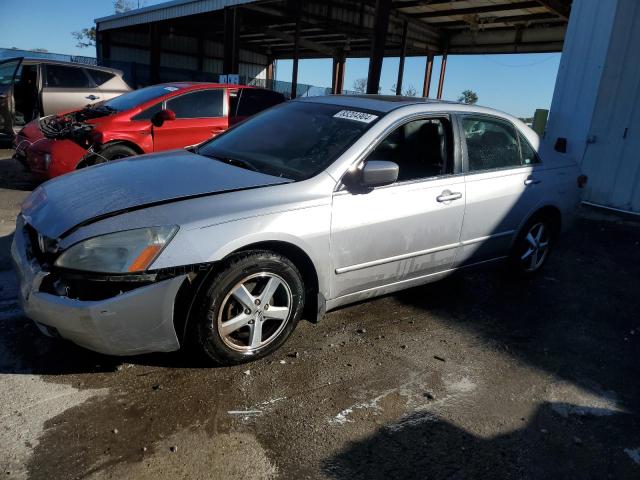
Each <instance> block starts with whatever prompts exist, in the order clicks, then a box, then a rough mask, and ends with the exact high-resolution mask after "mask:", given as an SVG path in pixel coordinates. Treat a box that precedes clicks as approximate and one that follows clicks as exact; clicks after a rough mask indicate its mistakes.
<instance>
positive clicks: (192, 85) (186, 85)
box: [149, 81, 257, 90]
mask: <svg viewBox="0 0 640 480" xmlns="http://www.w3.org/2000/svg"><path fill="white" fill-rule="evenodd" d="M149 86H153V85H149ZM156 86H165V87H174V88H177V89H180V90H185V89H190V90H197V89H199V88H211V87H215V88H257V87H253V86H251V85H236V84H235V83H214V82H191V81H185V82H167V83H158V84H156Z"/></svg>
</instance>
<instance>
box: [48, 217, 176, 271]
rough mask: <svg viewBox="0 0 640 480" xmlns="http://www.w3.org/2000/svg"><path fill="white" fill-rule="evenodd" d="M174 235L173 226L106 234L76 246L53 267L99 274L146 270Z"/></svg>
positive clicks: (61, 256) (64, 254)
mask: <svg viewBox="0 0 640 480" xmlns="http://www.w3.org/2000/svg"><path fill="white" fill-rule="evenodd" d="M177 231H178V227H177V226H175V225H171V226H166V227H149V228H139V229H136V230H127V231H124V232H116V233H110V234H108V235H101V236H99V237H93V238H89V239H88V240H84V241H82V242H80V243H76V244H75V245H74V246H72V247H71V248H69V250H67V251H66V252H64V253H63V254H62V255H60V256H59V257H58V259H57V260H56V262H55V265H56V266H58V267H63V268H70V269H73V270H85V271H89V272H99V273H134V272H142V271H144V270H146V269H147V268H148V267H149V265H151V264H152V263H153V261H154V260H155V259H156V258H158V255H160V252H161V251H162V249H163V248H164V247H165V245H167V244H168V243H169V242H170V241H171V239H172V238H173V236H174V235H175V234H176V232H177Z"/></svg>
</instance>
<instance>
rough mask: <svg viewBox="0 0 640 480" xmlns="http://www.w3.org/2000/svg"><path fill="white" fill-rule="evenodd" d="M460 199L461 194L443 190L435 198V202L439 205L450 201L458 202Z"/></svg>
mask: <svg viewBox="0 0 640 480" xmlns="http://www.w3.org/2000/svg"><path fill="white" fill-rule="evenodd" d="M460 198H462V193H460V192H452V191H451V190H445V191H444V192H442V193H441V194H440V195H438V196H437V197H436V200H437V201H439V202H440V203H445V202H451V201H452V200H458V199H460Z"/></svg>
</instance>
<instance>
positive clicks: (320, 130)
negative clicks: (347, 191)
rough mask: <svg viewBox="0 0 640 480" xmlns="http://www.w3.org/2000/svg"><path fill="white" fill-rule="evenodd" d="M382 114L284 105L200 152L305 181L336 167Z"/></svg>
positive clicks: (308, 104) (319, 105)
mask: <svg viewBox="0 0 640 480" xmlns="http://www.w3.org/2000/svg"><path fill="white" fill-rule="evenodd" d="M380 116H382V114H381V113H379V112H369V111H367V112H364V111H361V110H358V111H355V110H352V109H350V108H347V107H342V106H339V105H328V104H322V103H313V102H289V103H283V104H281V105H279V106H276V107H274V108H271V109H269V110H266V111H264V112H261V113H259V114H257V115H255V116H253V117H251V118H249V119H248V120H246V121H244V122H242V123H240V124H238V125H237V126H236V127H234V128H231V129H229V130H227V131H226V132H225V133H223V134H221V135H219V136H217V137H216V138H214V139H213V140H211V141H209V142H208V143H206V144H204V145H203V146H202V147H200V148H199V149H198V152H197V153H198V154H199V155H204V156H208V157H211V158H213V159H217V160H220V161H227V162H228V163H232V164H234V165H237V166H244V168H248V169H251V170H256V171H258V172H262V173H266V174H269V175H274V176H278V177H283V178H290V179H292V180H304V179H307V178H311V177H312V176H314V175H316V174H318V173H320V172H321V171H322V170H324V169H326V168H327V167H328V166H329V165H331V164H332V163H333V162H334V161H335V160H336V159H337V158H338V157H339V156H340V155H341V154H342V153H343V152H344V151H345V150H346V149H347V148H349V147H350V146H351V145H352V144H353V143H354V142H355V141H356V140H357V139H358V138H360V137H361V136H362V134H363V133H364V132H366V131H367V130H368V129H369V128H370V127H371V126H372V125H374V124H375V122H376V121H377V120H378V118H379V117H380Z"/></svg>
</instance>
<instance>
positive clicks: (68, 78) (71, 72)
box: [45, 65, 94, 88]
mask: <svg viewBox="0 0 640 480" xmlns="http://www.w3.org/2000/svg"><path fill="white" fill-rule="evenodd" d="M45 68H46V70H47V86H48V87H55V88H93V86H94V85H93V82H92V81H91V80H90V79H89V77H88V76H87V74H86V73H85V72H84V69H83V68H80V67H67V66H64V65H46V66H45Z"/></svg>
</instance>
